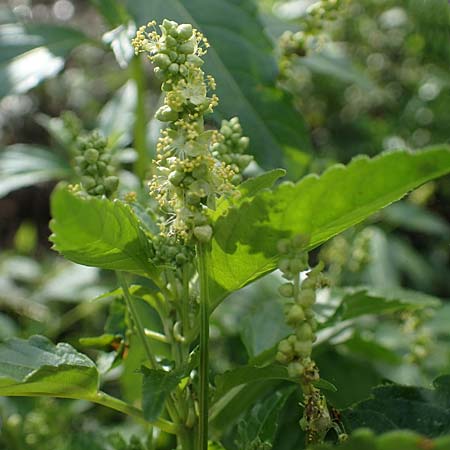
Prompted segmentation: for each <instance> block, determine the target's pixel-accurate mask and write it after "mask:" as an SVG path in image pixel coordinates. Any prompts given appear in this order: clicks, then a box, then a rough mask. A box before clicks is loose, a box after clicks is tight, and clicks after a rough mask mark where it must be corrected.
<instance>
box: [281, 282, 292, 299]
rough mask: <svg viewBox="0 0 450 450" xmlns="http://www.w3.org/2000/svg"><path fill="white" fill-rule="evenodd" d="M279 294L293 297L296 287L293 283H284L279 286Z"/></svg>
mask: <svg viewBox="0 0 450 450" xmlns="http://www.w3.org/2000/svg"><path fill="white" fill-rule="evenodd" d="M278 292H279V293H280V295H281V296H283V297H292V296H293V295H294V285H293V284H292V283H284V284H282V285H281V286H279V288H278Z"/></svg>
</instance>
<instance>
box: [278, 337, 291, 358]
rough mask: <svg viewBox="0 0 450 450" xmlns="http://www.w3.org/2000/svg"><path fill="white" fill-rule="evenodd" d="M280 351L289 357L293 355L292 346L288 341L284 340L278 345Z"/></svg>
mask: <svg viewBox="0 0 450 450" xmlns="http://www.w3.org/2000/svg"><path fill="white" fill-rule="evenodd" d="M278 351H279V352H281V353H284V354H285V355H289V354H291V353H292V345H291V344H290V342H289V341H288V340H287V339H283V340H282V341H280V343H279V344H278Z"/></svg>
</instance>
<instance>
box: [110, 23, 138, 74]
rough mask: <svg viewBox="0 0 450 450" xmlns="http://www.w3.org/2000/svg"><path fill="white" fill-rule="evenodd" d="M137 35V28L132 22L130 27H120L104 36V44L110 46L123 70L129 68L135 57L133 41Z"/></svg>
mask: <svg viewBox="0 0 450 450" xmlns="http://www.w3.org/2000/svg"><path fill="white" fill-rule="evenodd" d="M135 34H136V26H135V25H134V23H133V22H130V23H129V24H128V26H126V25H120V26H118V27H117V28H114V29H113V30H111V31H108V32H107V33H105V34H104V35H103V38H102V40H103V42H105V43H106V44H108V45H109V46H110V47H111V49H112V51H113V53H114V56H115V57H116V61H117V63H118V64H119V66H120V68H121V69H125V68H126V67H128V64H129V63H130V61H131V58H133V57H134V48H133V46H132V45H131V40H132V39H133V38H134V35H135Z"/></svg>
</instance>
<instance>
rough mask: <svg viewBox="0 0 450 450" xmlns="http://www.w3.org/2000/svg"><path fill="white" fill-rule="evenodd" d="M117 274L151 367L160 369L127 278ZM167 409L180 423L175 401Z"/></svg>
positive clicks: (168, 400)
mask: <svg viewBox="0 0 450 450" xmlns="http://www.w3.org/2000/svg"><path fill="white" fill-rule="evenodd" d="M116 273H117V278H118V279H119V283H120V286H121V287H122V290H123V293H124V296H125V301H126V304H127V308H128V310H129V311H130V313H131V317H132V319H133V322H134V325H135V328H136V330H137V332H138V334H139V337H140V339H141V341H142V344H143V346H144V349H145V353H146V355H147V358H148V360H149V362H150V364H151V366H152V367H153V368H156V367H158V363H157V362H156V359H155V357H154V355H153V353H152V351H151V348H150V345H149V343H148V339H147V337H146V336H145V331H144V330H145V329H144V327H143V325H142V322H141V320H140V318H139V314H138V312H137V310H136V308H135V306H134V303H133V299H132V298H131V294H130V291H129V289H128V285H127V282H126V280H125V277H124V275H123V274H122V273H120V272H116ZM166 408H167V412H168V413H169V415H170V417H171V418H172V419H173V420H174V421H175V422H179V421H180V417H179V415H178V413H177V409H176V408H175V405H174V404H173V401H172V400H171V398H170V397H169V398H168V399H167V402H166Z"/></svg>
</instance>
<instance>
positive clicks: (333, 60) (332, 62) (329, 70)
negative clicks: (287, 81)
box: [295, 49, 375, 90]
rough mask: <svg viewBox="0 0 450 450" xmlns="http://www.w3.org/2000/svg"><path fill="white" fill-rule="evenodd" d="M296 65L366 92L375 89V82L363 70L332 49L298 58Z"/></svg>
mask: <svg viewBox="0 0 450 450" xmlns="http://www.w3.org/2000/svg"><path fill="white" fill-rule="evenodd" d="M295 64H296V65H299V66H304V67H307V68H308V69H309V70H311V72H313V73H317V74H320V75H325V76H327V77H331V78H334V79H336V80H339V81H342V82H344V83H352V84H356V85H357V86H360V87H361V88H363V89H366V90H369V89H375V86H374V85H373V82H372V81H371V80H370V79H369V78H368V77H367V76H366V75H365V73H364V72H363V71H362V70H359V69H358V68H357V67H355V66H354V65H352V62H351V61H350V59H349V58H348V57H347V56H346V55H342V54H340V53H339V52H338V51H332V49H328V50H326V51H322V52H320V53H313V54H311V55H308V56H303V57H299V58H296V59H295Z"/></svg>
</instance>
